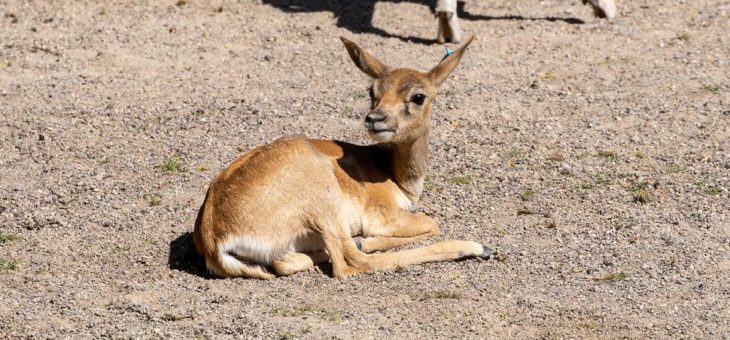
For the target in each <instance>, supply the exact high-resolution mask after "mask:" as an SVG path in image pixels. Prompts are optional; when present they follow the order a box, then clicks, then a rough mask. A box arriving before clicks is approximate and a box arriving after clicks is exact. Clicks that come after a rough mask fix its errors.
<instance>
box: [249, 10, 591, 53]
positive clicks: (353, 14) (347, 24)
mask: <svg viewBox="0 0 730 340" xmlns="http://www.w3.org/2000/svg"><path fill="white" fill-rule="evenodd" d="M383 1H389V2H394V3H402V2H410V3H417V4H422V5H424V6H428V7H429V9H430V10H431V13H434V12H435V4H434V2H435V1H423V0H383ZM377 2H378V1H377V0H358V1H351V0H263V3H264V4H267V5H270V6H273V7H276V8H278V9H280V10H281V11H283V12H287V13H305V12H324V11H329V12H332V14H333V15H334V16H335V18H336V19H337V23H336V26H337V27H342V28H345V29H347V30H349V31H350V32H352V33H369V34H376V35H379V36H382V37H386V38H396V39H400V40H402V41H407V42H415V43H419V44H431V43H433V42H435V41H436V40H435V39H427V38H423V37H415V36H403V35H399V34H395V33H390V32H388V31H385V30H383V29H381V28H378V27H375V26H374V25H373V15H374V14H375V4H376V3H377ZM464 5H465V3H464V2H463V1H459V2H458V7H457V13H458V16H459V19H462V20H471V21H475V20H524V21H550V22H556V21H562V22H565V23H568V24H573V25H579V24H583V23H585V21H583V20H581V19H578V18H562V17H537V18H532V17H524V16H521V15H505V16H490V15H481V14H472V13H469V12H467V11H466V9H465V8H464ZM435 25H436V20H434V26H435ZM431 33H432V34H433V35H434V36H435V35H436V32H435V29H434V32H431Z"/></svg>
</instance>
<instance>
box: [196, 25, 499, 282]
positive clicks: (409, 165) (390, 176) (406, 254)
mask: <svg viewBox="0 0 730 340" xmlns="http://www.w3.org/2000/svg"><path fill="white" fill-rule="evenodd" d="M342 41H343V43H344V44H345V47H346V48H347V50H348V52H349V54H350V57H351V58H352V60H353V62H355V64H356V65H357V66H358V68H360V69H361V70H362V71H363V72H364V73H366V74H368V75H370V76H371V77H373V78H374V81H373V88H372V92H373V106H372V107H373V110H372V111H371V112H370V113H369V114H368V117H367V118H366V127H367V128H368V130H369V132H370V134H371V136H372V137H373V138H374V139H375V140H376V141H379V142H380V143H379V144H374V145H365V146H362V145H354V144H349V143H345V142H340V141H332V140H314V139H307V138H306V137H303V136H294V137H287V138H282V139H279V140H277V141H274V142H272V143H270V144H268V145H263V146H259V147H257V148H255V149H253V150H251V151H248V152H247V153H245V154H244V155H243V156H241V157H240V158H239V159H237V160H236V161H234V162H233V163H232V164H231V165H229V166H228V167H227V168H226V169H225V170H223V172H222V173H221V174H219V175H218V176H217V177H216V178H215V179H214V180H213V182H212V183H211V185H210V188H209V189H208V193H207V195H206V197H205V201H204V203H203V205H202V207H201V209H200V212H199V213H198V218H197V221H196V224H195V231H194V233H193V239H194V242H195V247H196V249H197V250H198V252H199V253H200V254H201V255H202V256H203V257H204V258H205V260H206V265H207V266H208V268H209V270H210V271H211V272H213V273H214V274H216V275H220V276H228V277H234V276H245V277H253V278H259V279H270V278H273V277H274V274H272V273H271V272H269V271H268V268H273V270H274V272H275V273H276V274H278V275H291V274H293V273H296V272H298V271H301V270H306V269H308V268H312V267H313V266H314V265H315V264H317V263H320V262H324V261H327V260H331V261H332V267H333V271H334V275H335V276H338V277H342V276H348V275H352V274H356V273H359V272H363V271H369V270H376V269H387V268H396V267H401V266H405V265H409V264H417V263H424V262H433V261H449V260H455V259H460V258H464V257H475V256H482V257H488V256H489V255H491V251H488V248H485V247H483V246H482V245H480V244H478V243H476V242H470V241H442V242H440V243H437V244H434V245H431V246H428V247H424V248H419V249H414V250H408V251H402V252H394V253H381V254H370V255H368V254H366V253H370V252H374V251H383V250H388V249H391V248H393V247H397V246H400V245H403V244H407V243H410V242H414V241H417V240H422V239H425V238H427V237H430V236H433V235H437V234H438V233H439V229H438V225H437V224H436V222H435V221H434V220H433V219H431V218H430V217H428V216H426V215H424V214H419V213H412V212H411V211H409V209H410V207H411V205H412V204H413V203H414V202H416V201H417V200H418V198H419V197H420V195H421V192H422V190H423V178H424V176H425V174H426V169H427V167H428V132H429V130H430V121H431V119H430V118H431V102H432V99H433V98H434V97H435V96H436V92H437V87H438V85H439V84H441V83H442V82H443V80H444V79H445V78H446V77H447V76H448V74H449V73H451V72H452V71H453V70H454V68H455V67H456V65H457V64H458V63H459V61H460V59H461V56H462V55H463V53H464V51H465V48H466V46H468V45H469V43H470V42H471V40H469V42H467V43H466V44H465V45H464V46H462V48H460V49H459V50H457V51H456V52H455V53H454V55H452V56H451V57H449V58H447V59H446V60H444V61H443V62H442V63H440V64H439V65H437V66H436V67H435V68H434V69H433V70H431V71H430V72H428V73H422V72H418V71H414V70H410V69H394V70H391V69H389V68H388V67H387V66H386V65H385V64H383V63H381V62H380V61H378V60H377V59H375V58H374V57H373V56H372V55H370V54H369V53H367V52H365V51H363V50H362V49H360V48H359V47H358V46H357V45H355V44H354V43H352V42H350V41H349V40H346V39H344V38H343V39H342ZM418 95H423V96H425V97H424V98H423V99H424V100H423V103H420V100H419V99H418V98H417V97H418ZM355 236H362V237H363V239H362V241H361V242H360V244H359V246H360V249H358V245H357V244H356V242H355V241H354V239H353V237H355Z"/></svg>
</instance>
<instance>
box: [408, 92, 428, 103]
mask: <svg viewBox="0 0 730 340" xmlns="http://www.w3.org/2000/svg"><path fill="white" fill-rule="evenodd" d="M424 100H426V96H425V95H422V94H420V93H416V94H414V95H413V97H411V102H413V104H416V105H423V101H424Z"/></svg>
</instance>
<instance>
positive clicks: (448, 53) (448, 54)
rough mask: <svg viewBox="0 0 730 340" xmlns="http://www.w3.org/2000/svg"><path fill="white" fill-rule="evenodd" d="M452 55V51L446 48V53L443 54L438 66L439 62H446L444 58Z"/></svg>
mask: <svg viewBox="0 0 730 340" xmlns="http://www.w3.org/2000/svg"><path fill="white" fill-rule="evenodd" d="M452 54H454V51H452V50H451V49H450V48H448V47H447V48H446V53H444V57H443V58H441V61H439V64H440V63H441V62H443V61H444V60H446V58H448V57H449V56H450V55H452Z"/></svg>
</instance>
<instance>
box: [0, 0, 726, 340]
mask: <svg viewBox="0 0 730 340" xmlns="http://www.w3.org/2000/svg"><path fill="white" fill-rule="evenodd" d="M348 2H349V1H324V0H318V1H283V0H279V1H263V2H261V1H249V0H241V1H219V0H214V1H211V2H206V1H197V0H187V1H180V2H177V1H175V0H163V1H134V3H136V4H135V5H131V4H130V3H132V2H131V1H129V2H127V1H116V2H114V3H111V2H107V1H52V2H46V1H30V2H28V1H13V0H10V1H8V0H0V112H1V113H2V115H1V117H0V155H1V156H0V170H1V174H0V338H19V337H22V338H26V337H27V338H98V337H113V338H159V337H174V338H229V337H230V338H235V337H244V338H250V337H263V338H286V339H288V338H312V339H321V338H337V339H340V338H343V339H351V338H352V339H360V338H363V339H372V338H394V339H400V338H413V339H423V338H473V339H476V338H617V337H628V338H645V337H652V338H728V334H730V307H729V306H730V302H728V301H730V256H729V255H728V254H729V253H730V213H729V212H728V210H729V209H730V199H729V197H728V196H729V194H728V190H729V189H730V131H728V129H729V128H728V126H729V125H730V124H728V123H729V122H730V58H729V56H730V2H728V1H727V0H698V1H671V2H665V1H659V0H637V1H628V0H619V1H618V6H619V12H620V18H619V19H618V20H617V21H616V22H615V23H613V24H611V23H608V22H605V21H602V20H597V19H593V18H592V12H591V9H590V8H589V7H587V6H583V5H582V4H581V3H580V1H577V0H570V1H568V0H544V1H538V0H511V1H508V0H491V1H469V2H467V3H466V5H465V6H464V11H465V12H464V13H461V14H462V17H465V18H466V19H465V20H464V21H463V22H462V25H463V27H464V28H465V30H466V31H468V32H475V33H476V34H477V35H478V40H477V41H476V42H475V43H474V44H473V45H472V48H471V49H470V51H469V52H468V54H467V55H466V56H465V58H464V60H463V62H462V64H461V66H460V67H459V69H458V70H457V71H456V73H455V75H454V76H453V77H452V78H451V79H450V80H449V81H447V83H446V84H445V85H444V87H443V88H442V89H441V94H440V97H439V98H438V99H437V103H436V105H435V107H434V118H433V119H434V124H433V125H434V127H433V131H432V134H431V143H430V147H431V161H432V162H431V163H432V164H431V166H430V172H429V175H428V178H427V182H426V187H427V190H426V192H425V193H424V196H423V197H422V201H421V203H420V207H419V209H421V210H422V211H424V212H426V213H428V214H429V215H431V216H433V217H435V218H436V219H437V220H438V221H439V223H440V225H441V228H442V235H441V236H440V238H444V239H445V238H456V239H468V240H475V241H479V242H483V243H485V244H487V245H490V246H492V247H494V248H496V249H498V250H499V251H500V252H501V253H502V254H503V256H501V257H500V258H499V260H495V261H482V260H467V261H462V262H456V263H440V264H428V265H422V266H414V267H410V268H406V269H404V270H401V271H389V272H377V273H373V274H365V275H359V276H356V277H352V278H348V279H344V280H339V279H333V278H331V276H330V275H329V271H330V268H328V266H326V265H325V266H322V267H320V268H316V269H314V270H311V271H308V272H304V273H299V274H297V275H294V276H291V277H286V278H280V279H276V280H273V281H257V280H246V279H214V278H212V277H210V276H208V275H207V274H206V273H205V270H204V268H203V267H202V265H201V260H200V258H199V257H198V256H197V255H196V253H195V251H194V249H193V248H192V243H191V236H190V232H191V231H192V228H193V223H194V219H195V214H196V212H197V209H198V207H199V205H200V203H201V202H202V200H203V196H204V193H205V190H206V188H207V185H208V183H209V181H210V180H211V179H212V177H213V176H215V174H217V173H218V172H219V171H220V170H221V169H222V168H223V167H224V166H225V165H226V164H228V163H229V162H230V161H232V160H233V159H235V157H236V156H237V155H239V154H241V153H242V152H244V151H246V150H248V149H249V148H251V147H253V146H255V145H259V144H262V143H266V142H268V141H271V140H273V139H275V138H277V137H280V136H282V135H287V134H295V133H304V134H307V135H309V136H312V137H319V138H335V139H341V140H345V141H350V142H356V143H367V142H368V140H367V136H366V134H365V132H364V131H362V119H363V117H364V113H365V112H366V110H367V108H368V99H367V98H368V97H367V92H366V88H367V85H368V80H367V79H366V77H364V76H363V75H362V74H361V73H360V72H359V71H358V70H357V69H356V68H355V67H354V66H353V65H352V64H351V62H350V60H349V58H348V56H347V53H346V51H345V50H344V48H343V47H342V46H341V43H340V42H339V39H338V36H340V35H344V36H346V37H349V38H351V39H353V40H355V41H357V42H358V43H360V45H361V46H363V47H365V48H366V49H368V50H370V51H372V52H373V53H374V54H375V55H377V56H378V57H380V58H381V59H383V60H385V61H386V62H388V63H389V64H391V65H394V66H409V67H414V68H418V69H423V70H426V69H429V68H430V67H432V66H433V65H435V63H436V62H438V60H439V59H440V58H441V56H442V54H443V46H439V45H436V44H433V39H434V38H435V35H436V32H435V31H436V28H435V20H434V19H433V15H432V13H431V12H430V9H429V6H428V4H424V3H420V2H414V1H393V2H391V1H382V2H377V3H373V2H372V1H362V2H359V5H349V6H348V5H347V3H348ZM667 3H669V4H667ZM370 15H372V24H371V20H370V18H369V16H370ZM175 162H179V164H175ZM524 212H527V214H525V213H524ZM429 242H433V240H430V241H428V242H423V243H422V244H426V243H429Z"/></svg>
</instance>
